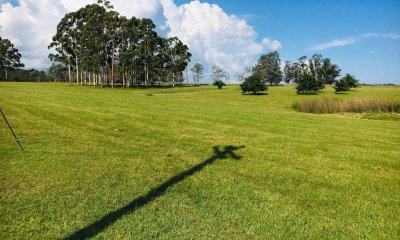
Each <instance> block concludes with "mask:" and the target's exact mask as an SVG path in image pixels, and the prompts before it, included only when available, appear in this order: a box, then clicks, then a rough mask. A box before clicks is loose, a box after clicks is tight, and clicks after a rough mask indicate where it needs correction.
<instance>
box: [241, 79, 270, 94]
mask: <svg viewBox="0 0 400 240" xmlns="http://www.w3.org/2000/svg"><path fill="white" fill-rule="evenodd" d="M240 88H241V89H242V92H243V93H248V92H251V93H253V94H256V93H258V92H265V91H267V90H268V87H267V85H266V84H265V81H264V80H263V79H262V78H261V77H260V76H259V75H255V74H253V75H251V76H250V77H248V78H246V79H245V80H244V82H243V83H242V84H240Z"/></svg>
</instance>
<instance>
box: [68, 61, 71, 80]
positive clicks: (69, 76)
mask: <svg viewBox="0 0 400 240" xmlns="http://www.w3.org/2000/svg"><path fill="white" fill-rule="evenodd" d="M68 80H69V84H72V79H71V64H69V63H68Z"/></svg>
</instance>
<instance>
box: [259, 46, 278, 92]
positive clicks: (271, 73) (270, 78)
mask: <svg viewBox="0 0 400 240" xmlns="http://www.w3.org/2000/svg"><path fill="white" fill-rule="evenodd" d="M253 74H255V75H258V76H259V77H260V78H261V80H262V81H264V82H266V83H268V84H270V85H276V84H279V83H280V82H281V81H282V71H281V60H280V58H279V53H278V52H277V51H274V52H270V53H267V54H265V55H262V56H261V57H260V59H259V60H258V62H257V64H256V66H255V67H254V68H253Z"/></svg>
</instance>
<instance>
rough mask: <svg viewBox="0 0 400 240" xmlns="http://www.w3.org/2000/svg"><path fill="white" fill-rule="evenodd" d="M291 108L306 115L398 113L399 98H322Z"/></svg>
mask: <svg viewBox="0 0 400 240" xmlns="http://www.w3.org/2000/svg"><path fill="white" fill-rule="evenodd" d="M293 108H295V109H298V110H299V111H301V112H308V113H337V112H356V113H362V112H396V113H398V112H400V98H394V99H377V98H351V99H339V98H333V97H322V98H316V99H308V100H306V101H303V102H299V103H294V104H293Z"/></svg>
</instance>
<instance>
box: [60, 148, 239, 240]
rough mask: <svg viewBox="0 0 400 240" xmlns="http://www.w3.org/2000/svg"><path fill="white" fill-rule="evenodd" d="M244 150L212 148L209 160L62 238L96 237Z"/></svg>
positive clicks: (237, 158)
mask: <svg viewBox="0 0 400 240" xmlns="http://www.w3.org/2000/svg"><path fill="white" fill-rule="evenodd" d="M240 148H244V146H240V147H235V146H227V147H225V148H224V150H223V151H221V150H220V149H219V147H217V146H215V147H214V155H213V156H212V157H210V158H209V159H207V160H205V161H204V162H202V163H199V164H197V165H196V166H194V167H192V168H190V169H188V170H186V171H184V172H182V173H180V174H178V175H176V176H174V177H172V178H170V179H169V180H167V181H165V182H164V183H162V184H161V185H159V186H157V187H155V188H153V189H151V190H150V191H149V192H148V193H147V194H146V195H143V196H141V197H138V198H136V199H135V200H133V201H132V202H130V203H129V204H128V205H126V206H124V207H122V208H120V209H117V210H115V211H112V212H109V213H108V214H106V215H105V216H103V217H102V218H100V219H99V220H97V221H96V222H93V223H91V224H90V225H88V226H86V227H84V228H82V229H80V230H78V231H76V232H74V233H73V234H71V235H70V236H68V237H66V238H64V239H65V240H69V239H87V238H91V237H94V236H96V235H97V234H99V233H101V232H102V231H104V229H106V228H107V227H108V226H110V225H112V224H114V223H115V222H116V221H118V220H119V219H120V218H122V217H123V216H125V215H127V214H130V213H133V212H134V211H136V210H137V209H139V208H141V207H143V206H144V205H146V204H148V203H150V202H151V201H153V200H154V199H156V198H158V197H161V196H162V195H164V194H165V192H166V191H167V190H168V188H170V187H172V186H174V185H175V184H177V183H179V182H181V181H183V180H185V179H186V178H187V177H190V176H191V175H193V174H195V173H197V172H199V171H201V170H202V169H203V168H204V167H205V166H207V165H210V164H213V163H214V162H215V161H216V160H219V159H227V158H232V159H235V160H239V159H241V156H239V155H237V154H235V151H236V150H238V149H240Z"/></svg>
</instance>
